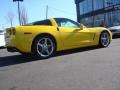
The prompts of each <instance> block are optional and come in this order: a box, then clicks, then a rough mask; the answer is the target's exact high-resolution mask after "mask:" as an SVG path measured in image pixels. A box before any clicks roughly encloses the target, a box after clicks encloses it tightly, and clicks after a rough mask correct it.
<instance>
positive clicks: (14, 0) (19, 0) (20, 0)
mask: <svg viewBox="0 0 120 90" xmlns="http://www.w3.org/2000/svg"><path fill="white" fill-rule="evenodd" d="M16 1H17V2H18V17H19V24H20V25H21V18H20V16H21V14H20V3H19V2H23V0H13V2H16Z"/></svg>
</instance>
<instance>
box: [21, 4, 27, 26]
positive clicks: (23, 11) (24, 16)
mask: <svg viewBox="0 0 120 90" xmlns="http://www.w3.org/2000/svg"><path fill="white" fill-rule="evenodd" d="M27 23H28V15H27V11H26V9H25V7H24V6H21V7H20V24H21V25H25V24H27Z"/></svg>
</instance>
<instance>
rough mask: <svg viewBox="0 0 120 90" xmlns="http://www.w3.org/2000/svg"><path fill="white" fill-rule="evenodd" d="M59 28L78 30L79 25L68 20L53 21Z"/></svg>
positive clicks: (58, 19)
mask: <svg viewBox="0 0 120 90" xmlns="http://www.w3.org/2000/svg"><path fill="white" fill-rule="evenodd" d="M55 20H56V22H57V24H58V26H59V27H70V28H79V27H80V25H79V24H78V23H77V22H74V21H72V20H69V19H61V18H57V19H55Z"/></svg>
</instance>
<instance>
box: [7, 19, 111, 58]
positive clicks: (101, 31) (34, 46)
mask: <svg viewBox="0 0 120 90" xmlns="http://www.w3.org/2000/svg"><path fill="white" fill-rule="evenodd" d="M5 37H6V46H7V50H8V51H9V52H15V51H18V52H20V53H22V54H29V53H30V54H34V55H36V56H38V57H41V58H48V57H50V56H52V55H54V54H55V52H56V51H61V50H68V49H73V48H79V47H88V46H99V47H107V46H109V44H110V42H111V40H112V34H111V32H110V31H109V30H108V29H106V28H103V27H94V28H87V27H85V26H83V25H82V24H79V23H77V22H75V21H73V20H70V19H67V18H52V19H46V20H42V21H36V22H33V23H29V24H27V25H24V26H18V27H12V28H7V29H6V34H5Z"/></svg>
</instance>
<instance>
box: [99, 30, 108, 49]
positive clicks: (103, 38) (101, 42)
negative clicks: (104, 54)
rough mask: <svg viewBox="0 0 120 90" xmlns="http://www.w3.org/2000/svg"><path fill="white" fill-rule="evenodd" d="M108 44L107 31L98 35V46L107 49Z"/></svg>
mask: <svg viewBox="0 0 120 90" xmlns="http://www.w3.org/2000/svg"><path fill="white" fill-rule="evenodd" d="M109 44H110V34H109V33H108V32H107V31H103V32H102V33H101V35H100V40H99V46H100V47H108V46H109Z"/></svg>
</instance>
